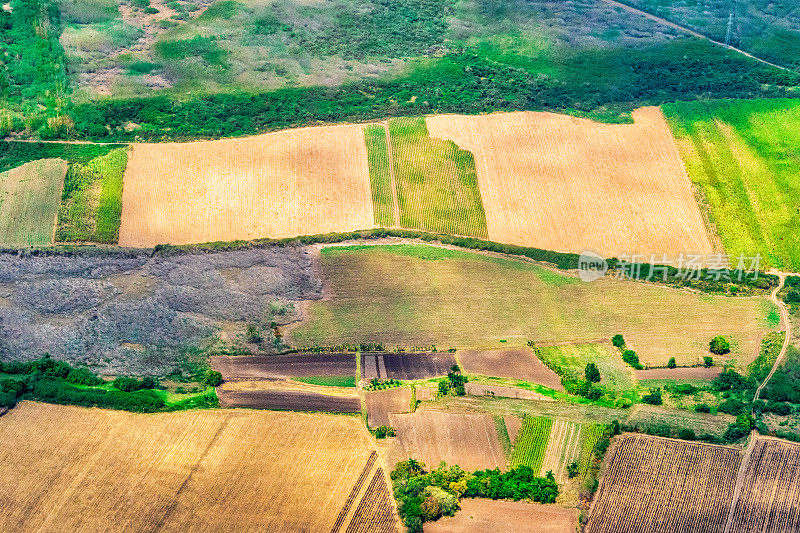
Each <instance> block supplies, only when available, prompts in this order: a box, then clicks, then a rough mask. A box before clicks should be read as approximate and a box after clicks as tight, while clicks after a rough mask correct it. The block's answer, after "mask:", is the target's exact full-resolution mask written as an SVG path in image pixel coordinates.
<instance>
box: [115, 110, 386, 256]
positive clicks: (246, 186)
mask: <svg viewBox="0 0 800 533" xmlns="http://www.w3.org/2000/svg"><path fill="white" fill-rule="evenodd" d="M374 225H375V224H374V220H373V211H372V192H371V189H370V181H369V170H368V168H367V149H366V145H365V144H364V133H363V131H362V127H361V126H355V125H353V126H350V125H343V126H325V127H315V128H300V129H295V130H287V131H280V132H274V133H267V134H265V135H258V136H255V137H247V138H241V139H225V140H219V141H202V142H190V143H162V144H156V143H153V144H136V145H133V149H132V150H131V154H130V159H129V161H128V167H127V170H126V172H125V187H124V189H123V193H122V225H121V227H120V234H119V243H120V245H122V246H153V245H156V244H188V243H201V242H210V241H231V240H236V239H255V238H261V237H275V238H280V237H293V236H297V235H310V234H317V233H330V232H344V231H352V230H356V229H367V228H372V227H374Z"/></svg>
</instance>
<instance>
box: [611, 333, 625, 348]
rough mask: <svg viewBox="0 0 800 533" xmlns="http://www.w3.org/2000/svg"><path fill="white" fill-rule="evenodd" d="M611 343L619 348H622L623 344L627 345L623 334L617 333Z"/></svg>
mask: <svg viewBox="0 0 800 533" xmlns="http://www.w3.org/2000/svg"><path fill="white" fill-rule="evenodd" d="M611 344H613V345H614V346H616V347H617V348H622V347H623V346H625V339H623V338H622V335H620V334H619V333H617V334H616V335H614V336H613V337H611Z"/></svg>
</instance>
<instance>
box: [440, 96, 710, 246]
mask: <svg viewBox="0 0 800 533" xmlns="http://www.w3.org/2000/svg"><path fill="white" fill-rule="evenodd" d="M633 117H634V121H635V123H634V124H623V125H619V124H618V125H611V124H600V123H597V122H593V121H591V120H587V119H581V118H575V117H571V116H568V115H558V114H554V113H536V112H518V113H496V114H491V115H480V116H464V115H439V116H430V117H428V118H427V125H428V130H429V132H430V135H431V136H432V137H439V138H442V139H448V140H452V141H454V142H455V143H456V144H457V145H458V146H459V147H460V148H462V149H464V150H469V151H471V152H472V153H473V155H474V156H475V166H476V170H477V173H478V185H479V188H480V194H481V198H482V200H483V207H484V210H485V211H486V221H487V226H488V232H489V239H490V240H493V241H498V242H505V243H511V244H518V245H524V246H535V247H538V248H543V249H546V250H557V251H562V252H575V253H580V252H582V251H584V250H586V249H592V250H594V251H596V252H599V253H601V254H605V255H607V256H611V255H619V254H623V253H628V254H633V253H644V254H648V258H649V254H651V253H657V254H663V253H668V254H670V255H673V256H674V255H675V254H677V253H679V252H696V253H703V254H706V253H710V252H712V243H711V240H710V238H709V236H708V235H707V232H706V225H705V222H704V220H703V216H702V214H701V212H700V209H699V207H698V205H697V202H696V200H695V196H694V193H693V190H692V186H691V182H690V180H689V177H688V176H687V174H686V170H685V169H684V166H683V162H682V161H681V158H680V155H679V154H678V150H677V148H676V145H675V141H674V140H673V138H672V134H671V133H670V129H669V126H668V125H667V123H666V121H665V120H664V116H663V115H662V113H661V110H660V109H658V108H655V107H648V108H641V109H638V110H636V111H634V112H633Z"/></svg>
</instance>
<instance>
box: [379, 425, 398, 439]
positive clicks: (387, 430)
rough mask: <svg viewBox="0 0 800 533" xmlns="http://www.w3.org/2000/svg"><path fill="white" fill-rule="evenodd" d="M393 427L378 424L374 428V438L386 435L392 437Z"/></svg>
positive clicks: (382, 437)
mask: <svg viewBox="0 0 800 533" xmlns="http://www.w3.org/2000/svg"><path fill="white" fill-rule="evenodd" d="M394 436H395V432H394V428H393V427H391V426H378V427H376V428H375V438H376V439H385V438H386V437H394Z"/></svg>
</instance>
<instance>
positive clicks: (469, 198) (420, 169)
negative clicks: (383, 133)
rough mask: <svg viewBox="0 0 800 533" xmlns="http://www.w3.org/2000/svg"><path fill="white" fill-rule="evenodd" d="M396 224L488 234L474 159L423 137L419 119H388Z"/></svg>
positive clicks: (424, 129)
mask: <svg viewBox="0 0 800 533" xmlns="http://www.w3.org/2000/svg"><path fill="white" fill-rule="evenodd" d="M389 134H390V137H391V142H392V155H393V157H392V159H393V163H394V174H395V180H396V181H397V199H398V203H399V204H400V225H401V226H403V227H405V228H412V229H420V230H424V231H431V232H434V233H450V234H454V235H467V236H470V237H484V238H486V237H487V236H488V232H487V229H486V214H485V213H484V210H483V203H482V202H481V194H480V191H479V189H478V177H477V174H476V172H475V158H474V157H473V156H472V153H471V152H468V151H467V150H461V149H460V148H458V146H456V144H455V143H454V142H452V141H443V140H441V139H434V138H432V137H431V136H430V135H428V128H427V126H426V125H425V118H424V117H415V118H394V119H391V120H390V121H389Z"/></svg>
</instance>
